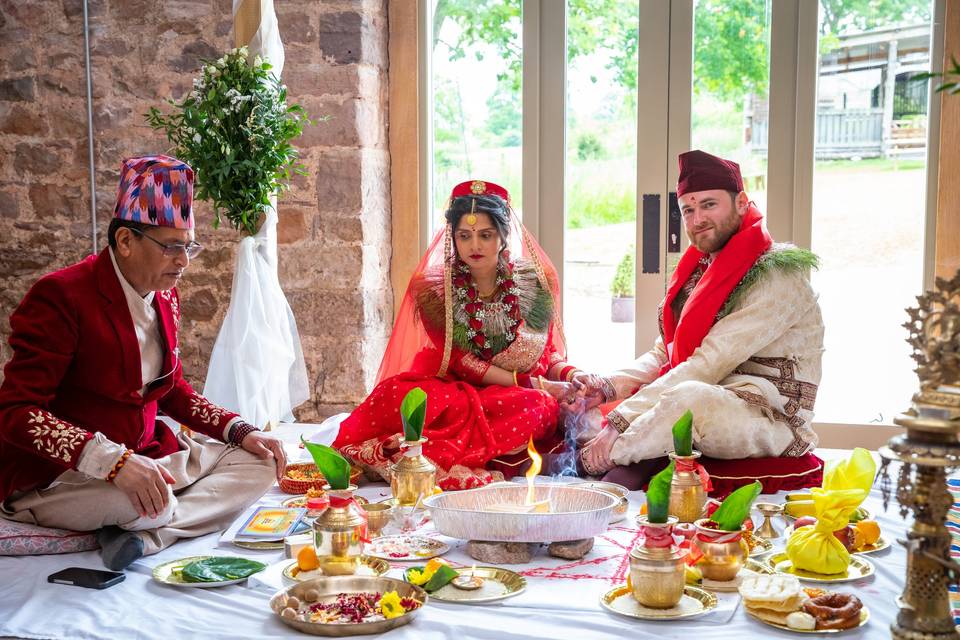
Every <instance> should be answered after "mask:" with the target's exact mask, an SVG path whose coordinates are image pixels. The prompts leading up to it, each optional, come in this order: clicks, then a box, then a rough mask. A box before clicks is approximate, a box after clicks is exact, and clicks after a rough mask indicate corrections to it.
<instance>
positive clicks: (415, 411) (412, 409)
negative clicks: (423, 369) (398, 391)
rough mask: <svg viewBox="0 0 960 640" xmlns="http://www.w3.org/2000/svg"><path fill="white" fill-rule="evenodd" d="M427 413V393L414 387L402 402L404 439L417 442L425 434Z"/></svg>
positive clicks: (401, 417) (401, 413)
mask: <svg viewBox="0 0 960 640" xmlns="http://www.w3.org/2000/svg"><path fill="white" fill-rule="evenodd" d="M426 415H427V394H426V392H425V391H424V390H423V389H421V388H420V387H414V388H413V389H411V390H410V391H409V392H408V393H407V395H405V396H404V397H403V402H401V403H400V419H401V420H403V439H404V440H406V441H407V442H416V441H417V440H419V439H420V437H421V436H422V435H423V421H424V419H425V418H426Z"/></svg>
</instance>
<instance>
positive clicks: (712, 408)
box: [607, 245, 823, 465]
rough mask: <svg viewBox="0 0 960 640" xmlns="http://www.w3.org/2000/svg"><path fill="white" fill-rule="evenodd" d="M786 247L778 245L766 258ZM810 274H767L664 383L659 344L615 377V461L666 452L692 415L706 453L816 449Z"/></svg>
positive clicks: (815, 307)
mask: <svg viewBox="0 0 960 640" xmlns="http://www.w3.org/2000/svg"><path fill="white" fill-rule="evenodd" d="M784 248H786V247H785V245H774V246H773V247H772V249H771V251H770V252H768V253H766V254H764V256H762V257H761V258H760V261H763V260H765V259H768V258H769V257H770V256H771V254H772V253H773V252H776V251H782V250H783V249H784ZM760 261H758V263H759V262H760ZM755 268H756V267H755ZM808 277H809V274H808V273H807V270H806V269H805V268H796V267H772V268H769V269H764V270H763V273H762V274H761V276H760V278H759V280H758V281H756V282H755V283H753V284H752V285H751V286H750V287H749V288H748V289H747V290H745V291H744V292H743V295H741V296H740V297H739V298H738V300H737V301H736V303H735V304H734V306H733V307H732V309H731V310H730V312H729V313H728V314H727V315H725V316H723V317H722V318H721V319H720V320H718V321H717V322H716V323H715V324H714V325H713V327H712V328H711V329H710V332H709V333H708V334H707V336H706V337H705V338H704V340H703V342H702V343H701V345H700V347H699V348H697V350H696V351H694V352H693V354H692V355H691V356H690V357H689V358H688V359H687V360H686V361H684V362H682V363H681V364H679V365H677V366H676V367H674V368H673V369H671V370H670V371H668V372H667V373H666V374H664V375H663V376H661V377H659V378H658V377H657V374H658V373H659V371H660V368H661V367H662V366H663V364H664V363H666V362H667V354H666V351H665V349H664V344H663V340H662V339H660V338H658V339H657V341H656V343H655V344H654V347H653V349H651V350H650V351H648V352H647V353H645V354H644V355H642V356H641V357H640V358H638V359H637V360H636V361H635V362H634V363H633V364H632V365H630V366H629V367H626V368H624V369H621V370H619V371H617V372H615V373H614V374H613V376H612V380H611V381H612V383H613V385H614V387H615V389H616V392H617V397H618V398H626V399H625V400H624V401H623V402H622V403H621V404H620V405H618V406H617V408H616V409H614V410H613V411H611V412H610V414H609V415H608V416H607V418H608V421H609V424H610V426H612V427H615V428H616V429H617V430H618V431H620V432H621V435H620V437H619V438H617V440H616V442H615V443H614V445H613V449H612V451H611V459H612V460H613V461H614V462H616V463H617V464H619V465H626V464H630V463H632V462H637V461H639V460H645V459H649V458H656V457H660V456H663V455H666V453H667V452H669V451H671V450H672V449H673V441H672V434H671V427H672V426H673V423H674V422H675V421H676V420H677V418H679V417H680V416H681V415H682V414H683V412H684V411H686V410H688V409H689V410H690V411H692V412H693V416H694V419H693V428H694V431H693V439H694V444H695V446H696V447H697V448H698V449H699V450H700V451H702V452H703V454H704V455H707V456H711V457H715V458H749V457H763V456H799V455H802V454H804V453H805V452H807V451H809V450H810V449H812V448H813V447H815V446H816V444H817V436H816V434H815V433H814V431H813V429H812V427H811V422H812V420H813V403H814V399H815V398H816V393H817V385H818V384H819V383H820V374H821V368H820V360H821V355H822V353H823V320H822V318H821V315H820V306H819V304H818V303H817V296H816V294H815V293H814V291H813V289H812V288H811V287H810V283H809V280H808Z"/></svg>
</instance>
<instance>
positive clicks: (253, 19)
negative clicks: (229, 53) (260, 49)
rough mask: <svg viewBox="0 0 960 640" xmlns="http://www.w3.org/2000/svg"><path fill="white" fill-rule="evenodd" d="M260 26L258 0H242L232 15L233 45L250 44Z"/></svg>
mask: <svg viewBox="0 0 960 640" xmlns="http://www.w3.org/2000/svg"><path fill="white" fill-rule="evenodd" d="M259 28H260V0H243V2H242V3H241V5H240V8H239V9H237V13H236V15H235V16H233V46H234V47H238V48H239V47H242V46H244V45H248V44H250V41H251V40H253V36H254V35H256V33H257V29H259Z"/></svg>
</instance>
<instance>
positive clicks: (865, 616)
mask: <svg viewBox="0 0 960 640" xmlns="http://www.w3.org/2000/svg"><path fill="white" fill-rule="evenodd" d="M743 609H744V611H746V612H747V615H749V616H750V617H751V618H753V619H754V620H756V621H757V622H762V623H763V624H767V625H770V626H771V627H776V628H777V629H783V630H784V631H792V632H793V633H840V632H842V631H850V629H859V628H860V627H862V626H863V625H865V624H867V620H869V619H870V610H869V609H867V605H863V608H862V609H860V624H858V625H857V626H855V627H850V629H793V628H791V627H788V626H787V625H785V624H777V623H776V622H770V621H769V620H764V619H762V618H758V617H757V616H756V615H754V613H753V612H752V611H750V607H744V608H743Z"/></svg>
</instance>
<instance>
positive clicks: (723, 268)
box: [660, 202, 773, 375]
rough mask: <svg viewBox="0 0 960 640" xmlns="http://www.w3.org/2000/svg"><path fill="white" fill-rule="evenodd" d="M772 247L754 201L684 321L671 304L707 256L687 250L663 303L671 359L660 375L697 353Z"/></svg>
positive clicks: (688, 307)
mask: <svg viewBox="0 0 960 640" xmlns="http://www.w3.org/2000/svg"><path fill="white" fill-rule="evenodd" d="M771 244H773V238H771V237H770V234H769V233H767V230H766V228H764V226H763V215H762V214H761V213H760V211H759V210H758V209H757V208H756V206H755V205H754V204H753V203H752V202H751V203H750V204H749V205H748V206H747V210H746V212H745V213H744V215H743V220H742V221H741V223H740V229H739V230H738V231H737V232H736V233H735V234H733V237H732V238H730V240H729V241H728V242H727V244H726V245H725V246H724V247H723V249H721V250H720V251H719V252H718V253H717V255H716V257H715V258H714V260H713V262H712V263H711V264H710V266H708V267H707V270H706V271H705V272H704V273H703V276H702V277H701V278H700V281H699V282H698V283H697V286H696V287H694V289H693V293H691V294H690V298H689V299H688V300H687V301H686V303H685V304H684V305H683V311H681V312H680V318H679V319H676V318H674V317H673V309H672V308H671V303H673V300H674V298H676V297H677V293H678V292H679V291H680V289H681V288H682V287H683V285H684V283H686V281H687V280H688V279H689V278H690V275H691V274H692V273H693V270H694V269H696V268H697V265H698V264H699V263H700V260H701V259H702V258H703V257H704V256H706V254H705V253H703V252H702V251H699V250H698V249H696V248H695V247H694V246H693V245H691V246H689V247H688V248H687V250H686V251H685V252H684V254H683V256H682V257H681V258H680V263H679V264H678V265H677V269H676V271H674V272H673V277H672V278H670V286H669V287H667V295H666V297H665V298H664V300H663V338H664V342H665V346H666V348H667V356H668V360H667V363H666V364H665V365H663V367H662V368H661V369H660V375H663V374H665V373H666V372H667V371H669V370H670V369H672V368H673V367H675V366H677V365H678V364H680V363H681V362H683V361H684V360H686V359H687V358H689V357H690V355H691V354H692V353H693V352H694V351H696V349H697V347H699V346H700V343H702V342H703V339H704V338H705V337H706V336H707V333H708V332H709V331H710V327H712V326H713V322H714V320H715V319H716V317H717V314H718V313H719V312H720V308H721V307H722V306H723V303H724V302H726V301H727V298H728V297H730V293H731V292H732V291H733V290H734V288H735V287H736V286H737V285H738V284H739V283H740V281H741V280H742V279H743V277H744V276H745V275H746V274H747V271H749V270H750V267H752V266H753V265H754V263H755V262H756V261H757V259H758V258H759V257H760V256H761V255H763V253H764V252H765V251H766V250H767V249H769V248H770V245H771Z"/></svg>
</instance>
